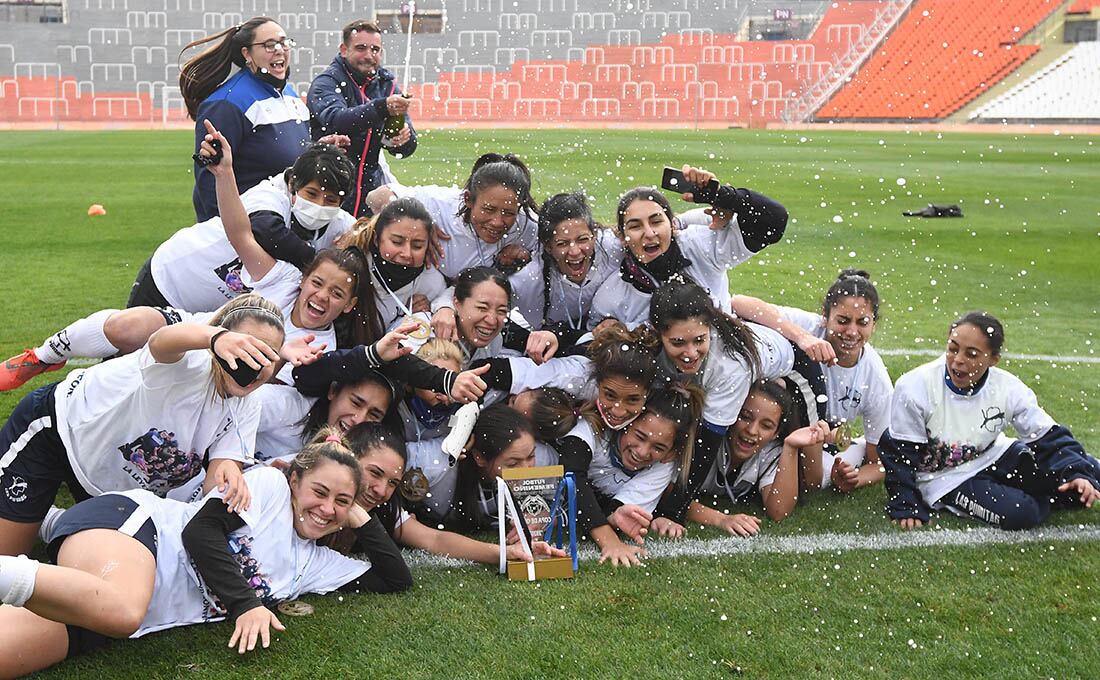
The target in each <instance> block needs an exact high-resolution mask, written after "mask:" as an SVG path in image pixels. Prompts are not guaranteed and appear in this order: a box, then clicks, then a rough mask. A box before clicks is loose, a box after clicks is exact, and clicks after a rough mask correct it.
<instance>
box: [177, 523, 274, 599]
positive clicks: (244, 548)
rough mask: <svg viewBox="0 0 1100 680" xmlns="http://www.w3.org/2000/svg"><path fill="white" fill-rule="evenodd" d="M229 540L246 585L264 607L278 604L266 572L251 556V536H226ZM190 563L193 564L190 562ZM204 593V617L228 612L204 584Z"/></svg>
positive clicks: (230, 549)
mask: <svg viewBox="0 0 1100 680" xmlns="http://www.w3.org/2000/svg"><path fill="white" fill-rule="evenodd" d="M226 538H227V540H228V542H229V552H230V554H231V555H232V557H233V561H235V562H236V563H237V565H238V566H239V567H240V568H241V576H243V577H244V580H245V581H247V582H248V587H249V588H251V589H252V592H253V593H255V594H256V597H258V598H260V601H261V602H263V605H264V606H265V607H274V606H275V605H276V604H278V599H277V598H275V597H273V596H272V595H271V585H270V584H269V583H268V580H267V574H264V573H263V571H261V566H260V562H259V561H258V560H257V559H256V558H255V557H253V556H252V537H251V536H247V535H245V536H237V537H234V536H227V537H226ZM192 564H194V563H193V562H192ZM203 591H204V593H205V596H204V600H205V607H206V614H205V615H206V618H217V617H222V616H225V615H226V614H228V613H229V610H227V609H226V608H225V605H223V604H222V602H221V600H220V599H218V596H217V595H215V594H214V593H213V592H210V591H209V589H208V588H206V586H204V587H203Z"/></svg>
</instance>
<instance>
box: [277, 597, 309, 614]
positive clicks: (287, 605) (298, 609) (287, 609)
mask: <svg viewBox="0 0 1100 680" xmlns="http://www.w3.org/2000/svg"><path fill="white" fill-rule="evenodd" d="M277 609H278V610H279V613H280V614H286V615H287V616H309V615H310V614H312V613H313V605H311V604H309V603H308V602H302V601H301V600H291V601H289V602H280V603H279V606H278V607H277Z"/></svg>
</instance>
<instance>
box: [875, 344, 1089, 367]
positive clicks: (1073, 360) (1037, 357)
mask: <svg viewBox="0 0 1100 680" xmlns="http://www.w3.org/2000/svg"><path fill="white" fill-rule="evenodd" d="M875 351H877V352H878V353H879V354H885V355H886V356H891V357H903V356H921V357H938V356H939V355H941V354H943V350H942V349H931V348H922V349H881V348H879V347H876V348H875ZM1003 356H1004V357H1005V358H1006V359H1016V360H1017V361H1047V362H1050V363H1052V364H1100V357H1088V356H1085V357H1083V356H1076V355H1072V354H1071V355H1067V356H1058V355H1055V354H1015V353H1013V352H1005V353H1004V355H1003Z"/></svg>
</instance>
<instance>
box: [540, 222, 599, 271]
mask: <svg viewBox="0 0 1100 680" xmlns="http://www.w3.org/2000/svg"><path fill="white" fill-rule="evenodd" d="M544 247H545V248H546V252H548V253H550V257H552V258H554V262H555V264H557V265H558V271H560V272H561V273H562V274H563V275H564V276H565V278H567V279H569V280H570V281H572V282H573V283H582V282H583V281H584V278H585V277H586V276H588V270H589V268H590V267H591V266H592V255H593V253H595V251H596V235H595V234H593V233H592V229H590V228H589V226H588V223H587V222H585V221H584V220H581V219H570V220H562V221H561V222H558V224H557V226H555V227H554V233H553V235H552V236H551V237H550V241H549V242H548V243H546V244H544Z"/></svg>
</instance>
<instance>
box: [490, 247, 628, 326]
mask: <svg viewBox="0 0 1100 680" xmlns="http://www.w3.org/2000/svg"><path fill="white" fill-rule="evenodd" d="M622 259H623V246H622V242H621V241H620V240H619V239H618V237H616V236H615V234H613V233H612V232H611V230H609V229H598V230H596V246H595V251H594V252H593V255H592V266H591V267H589V269H588V274H587V275H586V276H585V279H584V281H582V282H580V283H579V284H578V283H573V282H572V281H570V280H569V279H567V278H566V277H565V275H563V274H562V273H561V271H560V270H559V269H558V268H557V267H556V266H554V267H551V268H550V275H549V276H550V281H549V286H548V287H549V290H550V310H549V312H547V313H546V320H547V321H549V322H551V323H565V324H567V325H568V326H569V328H573V329H576V330H584V329H585V328H586V325H585V324H586V321H587V319H588V312H589V310H591V309H592V299H593V298H594V297H595V296H596V291H597V290H598V289H599V287H600V285H601V284H602V283H603V282H604V281H605V280H606V279H607V278H608V277H609V276H611V275H613V274H617V273H618V271H619V264H620V263H621V262H622ZM543 269H544V262H543V258H542V247H541V246H540V247H539V249H538V251H537V252H533V253H532V254H531V262H529V263H528V264H527V266H526V267H524V268H523V269H521V270H519V271H518V272H516V273H515V274H513V275H512V276H511V277H509V279H508V280H509V281H510V282H511V284H512V304H513V306H515V307H518V308H519V311H520V313H521V314H522V315H523V317H524V318H525V319H527V321H529V322H530V323H531V327H532V328H534V329H535V330H539V329H541V328H542V317H543V311H544V308H545V300H546V295H545V288H547V285H546V281H545V280H544V278H543Z"/></svg>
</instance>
